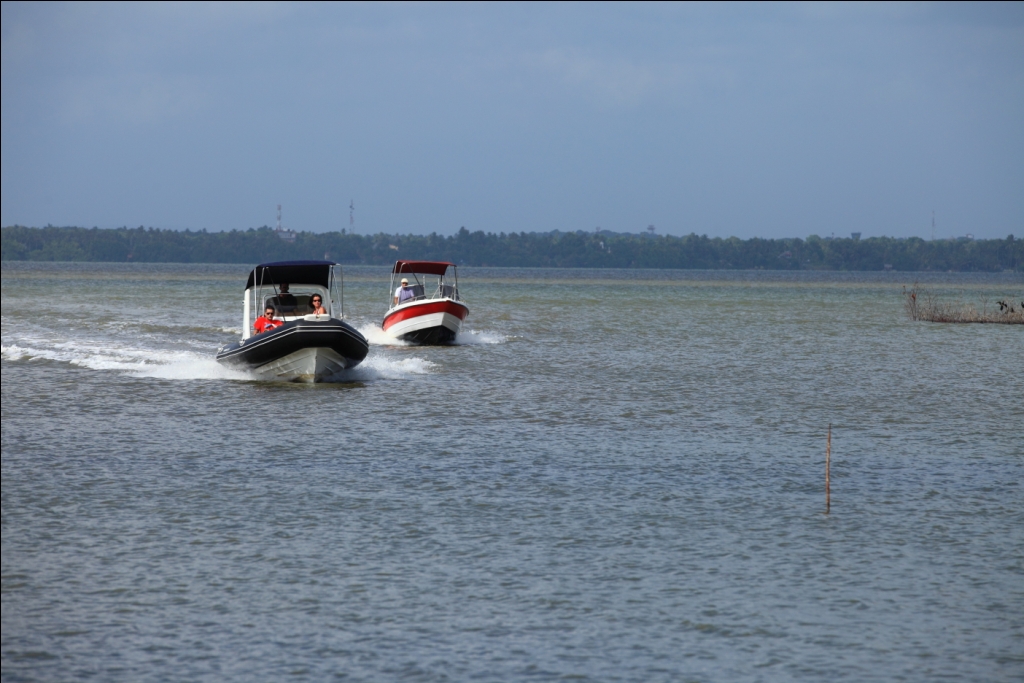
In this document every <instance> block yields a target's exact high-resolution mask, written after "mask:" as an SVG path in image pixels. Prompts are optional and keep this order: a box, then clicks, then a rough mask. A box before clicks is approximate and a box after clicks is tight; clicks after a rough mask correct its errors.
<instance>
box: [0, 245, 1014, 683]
mask: <svg viewBox="0 0 1024 683" xmlns="http://www.w3.org/2000/svg"><path fill="white" fill-rule="evenodd" d="M247 271H248V268H247V267H244V266H204V265H187V266H185V265H182V266H175V265H142V264H134V265H107V264H103V265H97V264H8V263H5V264H4V265H3V285H2V286H3V313H2V337H3V363H2V383H3V392H2V411H3V420H2V477H3V486H2V593H0V595H2V622H3V624H2V625H3V628H2V638H0V664H2V676H3V680H4V681H8V680H10V681H21V680H70V679H86V680H102V681H120V680H124V681H177V680H206V681H220V680H241V681H247V680H253V681H255V680H260V681H262V680H280V679H282V678H286V677H287V678H291V679H295V680H316V681H321V680H328V679H332V678H338V679H344V680H366V681H381V680H414V681H416V680H423V681H434V680H466V679H482V680H526V679H529V680H554V679H563V678H573V679H576V680H597V681H608V680H618V681H657V680H665V681H679V680H683V681H773V680H779V681H782V680H787V681H788V680H814V681H818V680H846V681H872V680H876V681H892V680H903V681H934V680H962V681H979V680H984V681H1011V680H1021V679H1022V678H1024V616H1022V615H1024V491H1022V489H1021V480H1022V475H1024V439H1022V438H1021V434H1022V432H1021V425H1022V424H1024V375H1022V374H1021V358H1024V330H1022V329H1021V328H1020V327H1019V326H999V325H962V326H957V325H938V324H932V323H915V322H911V321H909V320H907V319H906V318H905V316H904V314H903V311H902V299H901V294H900V291H901V287H902V286H903V285H910V284H912V283H913V282H914V281H915V280H919V281H921V282H923V283H925V284H926V285H927V286H929V287H932V288H933V289H934V290H935V291H936V292H938V293H940V294H942V295H943V296H951V297H961V298H963V299H964V300H969V301H972V302H975V303H979V304H981V303H984V302H994V301H995V299H996V298H1001V297H1003V296H1013V297H1022V296H1024V281H1022V278H1021V277H1020V275H1019V274H1012V273H1011V274H1003V275H970V274H967V275H963V274H937V275H936V274H921V275H914V274H909V275H908V274H904V273H876V274H834V273H824V274H822V273H779V272H721V271H712V272H702V271H616V270H543V269H484V268H480V269H461V270H460V284H461V285H462V290H463V293H464V295H465V296H466V298H467V299H468V303H469V305H470V308H471V312H470V317H469V319H468V321H467V327H468V329H467V330H466V331H465V332H464V334H462V335H461V336H460V344H459V345H458V346H453V347H444V348H421V347H413V346H395V345H388V344H387V343H386V339H385V338H384V337H383V336H382V335H381V334H380V333H379V332H378V331H377V330H376V329H375V323H377V322H379V320H380V318H381V317H382V316H383V312H384V310H385V307H386V301H387V297H388V282H389V281H388V270H387V269H386V268H370V267H360V268H346V270H345V272H346V289H345V296H346V300H345V306H346V313H347V314H348V315H349V317H350V320H351V321H352V322H353V323H354V324H355V325H356V326H357V327H359V328H360V329H362V330H363V331H364V333H365V334H367V335H368V336H369V337H370V338H371V341H372V342H373V345H372V347H371V351H370V355H369V356H368V358H367V360H366V361H365V362H364V363H363V364H362V365H361V366H360V367H358V368H356V369H355V370H353V371H350V372H349V373H348V374H346V375H345V376H342V377H339V378H338V381H337V382H334V383H330V384H322V385H315V386H309V385H296V384H280V383H267V382H257V381H253V380H252V379H251V378H249V377H247V376H246V375H245V374H244V373H240V372H238V371H231V370H226V369H224V368H221V367H220V366H218V365H217V364H216V362H214V361H213V360H212V358H213V354H214V353H215V350H216V348H217V347H218V346H220V345H222V344H224V343H226V342H228V341H231V340H233V339H235V338H237V336H238V334H239V332H240V324H241V311H240V309H241V300H242V296H241V294H242V293H241V289H242V286H243V284H244V278H245V275H246V273H247ZM990 305H991V304H990ZM829 423H831V424H832V425H833V465H832V477H833V486H832V509H831V513H830V514H829V515H828V516H826V515H824V514H822V513H823V510H824V490H823V489H824V486H823V484H824V482H823V476H824V471H823V468H824V454H825V435H826V431H827V427H828V425H829Z"/></svg>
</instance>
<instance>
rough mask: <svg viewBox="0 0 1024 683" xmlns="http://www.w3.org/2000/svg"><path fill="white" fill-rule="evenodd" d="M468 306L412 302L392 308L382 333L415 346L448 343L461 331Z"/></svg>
mask: <svg viewBox="0 0 1024 683" xmlns="http://www.w3.org/2000/svg"><path fill="white" fill-rule="evenodd" d="M468 314H469V307H468V306H466V305H465V304H463V303H461V302H458V301H455V300H453V299H441V300H428V301H415V302H412V303H408V304H404V305H401V306H398V307H396V308H394V309H392V310H391V311H390V312H389V313H388V314H387V315H386V316H385V317H384V323H383V325H382V327H383V328H384V331H385V332H387V333H388V334H389V335H391V336H392V337H394V338H396V339H401V340H402V341H407V342H412V343H414V344H450V343H451V342H453V341H455V336H456V335H457V334H458V333H459V330H460V329H462V321H463V320H465V319H466V316H467V315H468Z"/></svg>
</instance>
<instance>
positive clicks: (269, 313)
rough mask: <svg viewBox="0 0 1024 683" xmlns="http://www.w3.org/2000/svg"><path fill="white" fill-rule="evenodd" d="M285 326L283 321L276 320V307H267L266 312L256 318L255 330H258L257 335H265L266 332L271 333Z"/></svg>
mask: <svg viewBox="0 0 1024 683" xmlns="http://www.w3.org/2000/svg"><path fill="white" fill-rule="evenodd" d="M281 325H284V321H283V320H274V307H273V306H270V305H269V304H268V305H267V309H266V311H265V312H264V313H263V315H261V316H260V317H258V318H256V322H254V323H253V325H252V326H253V329H255V330H256V334H263V333H264V332H270V331H271V330H274V329H277V328H278V327H281Z"/></svg>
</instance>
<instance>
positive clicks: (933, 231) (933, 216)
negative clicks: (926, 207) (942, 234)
mask: <svg viewBox="0 0 1024 683" xmlns="http://www.w3.org/2000/svg"><path fill="white" fill-rule="evenodd" d="M934 241H935V209H932V242H934Z"/></svg>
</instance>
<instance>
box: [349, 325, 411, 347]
mask: <svg viewBox="0 0 1024 683" xmlns="http://www.w3.org/2000/svg"><path fill="white" fill-rule="evenodd" d="M356 329H357V330H359V333H360V334H361V335H363V336H364V337H366V341H368V342H370V346H411V345H410V344H409V343H408V342H405V341H402V340H401V339H395V338H394V337H392V336H391V335H390V334H388V333H387V332H385V331H384V328H382V327H381V326H380V325H376V324H374V323H367V324H366V325H361V326H359V327H357V328H356Z"/></svg>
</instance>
